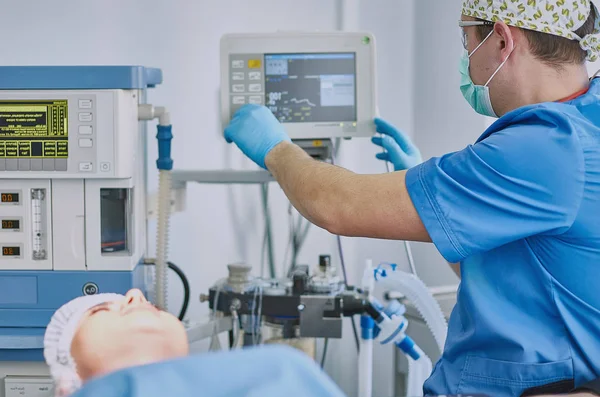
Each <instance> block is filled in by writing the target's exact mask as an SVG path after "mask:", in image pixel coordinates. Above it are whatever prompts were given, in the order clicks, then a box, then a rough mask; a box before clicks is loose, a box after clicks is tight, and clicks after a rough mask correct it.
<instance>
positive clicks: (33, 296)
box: [0, 66, 172, 397]
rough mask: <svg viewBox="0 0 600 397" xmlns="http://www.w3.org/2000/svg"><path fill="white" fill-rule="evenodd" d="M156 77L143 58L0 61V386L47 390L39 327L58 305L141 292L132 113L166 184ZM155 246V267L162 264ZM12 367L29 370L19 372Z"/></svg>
mask: <svg viewBox="0 0 600 397" xmlns="http://www.w3.org/2000/svg"><path fill="white" fill-rule="evenodd" d="M161 82H162V73H161V71H160V70H158V69H148V68H143V67H129V66H114V67H113V66H98V67H95V66H82V67H61V66H49V67H1V68H0V197H1V202H0V220H1V222H2V226H1V229H0V246H1V253H0V378H4V377H6V378H5V382H4V383H5V385H4V386H5V387H3V388H1V389H0V390H1V391H0V396H1V395H2V394H3V393H2V392H5V393H6V396H7V397H12V394H10V393H16V392H18V391H19V390H20V391H23V392H24V390H26V389H32V388H33V389H35V390H38V391H40V390H41V391H44V390H47V389H48V388H49V386H48V378H47V377H43V376H41V375H44V374H45V368H43V366H42V364H43V360H44V359H43V336H44V332H45V327H46V326H47V324H48V322H49V321H50V318H51V316H52V314H53V313H54V311H55V310H56V309H58V308H59V307H60V306H61V305H63V304H64V303H66V302H68V301H69V300H71V299H74V298H76V297H77V296H81V295H89V294H96V293H100V292H117V293H123V294H124V293H126V292H127V291H128V290H129V289H130V288H140V289H141V290H142V291H145V292H148V291H149V288H148V286H149V284H148V281H149V277H148V276H151V273H148V272H146V267H144V266H141V264H142V263H143V261H144V259H145V257H146V254H147V252H146V246H147V241H146V230H147V225H146V223H147V221H146V193H147V192H146V154H145V153H146V150H145V148H146V140H147V137H146V126H145V123H143V122H140V120H143V119H151V118H154V117H158V118H159V127H158V135H157V137H158V138H159V141H160V142H161V143H160V155H161V158H160V159H159V160H158V161H157V165H158V167H159V168H160V169H161V172H160V175H161V176H160V177H161V181H160V184H161V188H160V190H161V191H162V192H167V194H168V191H169V186H168V184H169V175H168V173H169V170H170V169H171V164H172V161H171V159H170V158H169V156H170V134H171V132H170V129H171V127H170V125H169V120H168V119H169V115H168V112H167V111H166V110H165V109H164V108H159V107H156V108H155V107H153V106H151V105H147V104H145V101H146V91H147V89H148V88H151V87H154V86H156V85H157V84H160V83H161ZM167 197H168V196H167ZM167 204H168V202H167ZM162 212H163V214H162V215H159V218H161V217H162V219H161V221H162V223H163V227H159V228H160V229H161V231H160V232H159V234H160V236H159V242H161V244H162V247H166V246H167V244H166V241H164V242H163V240H165V238H164V235H165V233H164V232H165V230H166V227H167V226H168V225H167V222H166V221H165V220H164V219H166V218H167V217H168V214H166V213H165V211H164V210H162ZM159 251H160V252H159V253H158V254H157V257H158V256H161V257H162V258H163V259H162V260H161V259H160V258H157V260H156V261H155V262H156V266H157V267H159V266H164V267H166V263H165V259H164V258H165V255H164V250H162V251H161V250H159ZM161 252H163V253H161ZM161 272H163V273H164V271H163V270H161V269H157V275H156V279H157V281H158V280H159V279H161ZM159 287H161V286H159ZM157 291H160V290H157ZM158 295H160V293H159V294H157V296H156V297H155V301H156V302H157V303H158V304H159V305H164V299H162V297H161V296H158ZM26 363H30V365H29V366H27V365H26ZM42 368H43V369H44V370H42ZM21 369H23V372H24V373H19V371H20V370H21ZM23 374H25V375H37V376H38V377H37V378H28V379H26V381H25V380H23V381H22V382H21V381H20V380H18V378H16V376H19V375H23ZM16 395H19V394H16ZM20 395H24V394H20ZM34 395H37V394H34Z"/></svg>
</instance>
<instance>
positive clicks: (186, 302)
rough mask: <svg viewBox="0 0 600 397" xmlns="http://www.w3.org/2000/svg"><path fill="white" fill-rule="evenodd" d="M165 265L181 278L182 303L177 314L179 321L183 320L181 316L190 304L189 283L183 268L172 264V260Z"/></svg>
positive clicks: (149, 263) (148, 262)
mask: <svg viewBox="0 0 600 397" xmlns="http://www.w3.org/2000/svg"><path fill="white" fill-rule="evenodd" d="M144 265H152V266H154V265H155V263H154V261H147V262H144ZM167 266H169V269H171V270H173V271H174V272H175V274H177V276H179V279H180V280H181V284H183V303H182V304H181V310H180V311H179V316H177V318H178V319H179V321H183V318H184V317H185V315H186V313H187V309H188V306H189V304H190V283H189V281H188V279H187V277H186V275H185V273H184V272H183V270H181V269H180V268H179V267H178V266H177V265H176V264H174V263H173V262H167Z"/></svg>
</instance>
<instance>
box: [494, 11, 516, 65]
mask: <svg viewBox="0 0 600 397" xmlns="http://www.w3.org/2000/svg"><path fill="white" fill-rule="evenodd" d="M494 33H496V34H497V35H498V36H500V39H501V40H500V51H501V53H500V55H501V58H502V61H503V62H504V61H505V60H506V59H507V58H508V57H509V56H510V54H511V53H512V52H513V50H514V49H515V33H516V28H512V27H509V26H508V25H507V24H505V23H504V22H502V21H499V22H496V24H494Z"/></svg>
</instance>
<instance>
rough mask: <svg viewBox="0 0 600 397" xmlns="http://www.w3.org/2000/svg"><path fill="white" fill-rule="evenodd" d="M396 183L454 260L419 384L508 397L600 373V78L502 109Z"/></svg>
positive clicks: (433, 388)
mask: <svg viewBox="0 0 600 397" xmlns="http://www.w3.org/2000/svg"><path fill="white" fill-rule="evenodd" d="M406 187H407V189H408V192H409V194H410V197H411V199H412V202H413V203H414V205H415V208H416V209H417V211H418V213H419V215H420V217H421V220H422V221H423V223H424V225H425V227H426V229H427V231H428V232H429V235H430V236H431V239H432V240H433V243H434V244H435V245H436V247H437V249H438V250H439V251H440V253H441V254H442V255H443V256H444V258H445V259H446V260H447V261H449V262H453V263H456V262H460V263H461V266H460V268H461V276H462V280H461V284H460V287H459V291H458V300H457V304H456V306H455V308H454V310H453V312H452V315H451V317H450V321H449V325H448V338H447V341H446V346H445V349H444V353H443V355H442V357H441V359H440V360H439V362H438V363H437V364H436V366H435V368H434V371H433V374H432V376H431V377H430V378H429V380H428V381H427V382H426V383H425V392H426V393H427V394H438V395H439V394H465V393H475V392H479V393H486V394H489V395H493V396H518V395H520V394H521V393H522V392H523V391H524V390H526V389H529V388H533V387H536V386H540V385H547V384H552V383H556V382H561V381H567V383H568V381H569V380H571V379H574V381H575V385H579V384H582V383H584V382H585V381H589V380H592V379H594V378H597V377H598V376H600V79H595V80H593V81H592V83H591V86H590V90H589V91H588V92H587V93H586V94H584V95H582V96H580V97H578V98H576V99H574V100H571V101H569V102H566V103H542V104H537V105H531V106H526V107H523V108H520V109H517V110H514V111H512V112H510V113H508V114H506V115H505V116H503V117H502V118H500V119H499V120H498V121H496V123H494V124H493V125H492V126H491V127H490V128H489V129H488V130H487V131H486V132H485V133H484V134H483V135H482V136H481V137H480V138H479V140H478V141H477V143H475V144H474V145H471V146H469V147H467V148H466V149H464V150H461V151H459V152H456V153H451V154H448V155H446V156H443V157H440V158H433V159H431V160H429V161H427V162H425V163H423V164H421V165H419V166H417V167H414V168H412V169H410V170H409V171H408V173H407V176H406Z"/></svg>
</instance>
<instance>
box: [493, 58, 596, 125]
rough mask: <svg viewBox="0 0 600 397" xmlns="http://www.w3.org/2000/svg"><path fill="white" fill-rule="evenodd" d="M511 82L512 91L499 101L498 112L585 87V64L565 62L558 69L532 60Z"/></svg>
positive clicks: (553, 99)
mask: <svg viewBox="0 0 600 397" xmlns="http://www.w3.org/2000/svg"><path fill="white" fill-rule="evenodd" d="M518 80H519V81H517V84H512V87H514V92H512V93H507V95H506V96H505V98H503V99H504V100H502V101H501V102H502V103H501V104H500V105H501V106H500V107H501V108H502V109H499V110H500V111H501V114H506V113H508V112H510V111H511V110H514V109H517V108H520V107H522V106H527V105H533V104H536V103H542V102H557V101H560V100H563V99H565V98H568V97H571V96H572V95H573V94H575V93H577V92H580V91H582V90H585V89H586V88H587V87H588V86H589V78H588V74H587V70H586V67H585V65H569V66H565V67H564V68H563V69H561V70H557V69H555V68H553V67H551V66H548V65H546V64H543V63H541V62H538V63H534V64H532V65H531V67H530V68H529V69H527V70H525V71H524V73H523V74H522V75H521V76H520V78H518Z"/></svg>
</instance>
